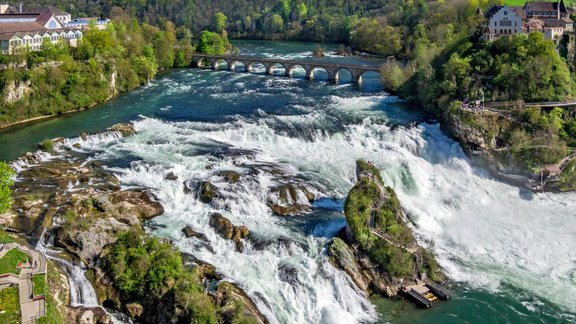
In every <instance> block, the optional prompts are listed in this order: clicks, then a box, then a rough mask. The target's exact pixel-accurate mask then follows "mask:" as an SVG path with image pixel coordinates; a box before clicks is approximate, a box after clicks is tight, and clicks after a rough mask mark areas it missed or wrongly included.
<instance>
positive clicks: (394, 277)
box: [328, 161, 444, 298]
mask: <svg viewBox="0 0 576 324" xmlns="http://www.w3.org/2000/svg"><path fill="white" fill-rule="evenodd" d="M357 178H358V182H357V184H356V186H355V187H354V188H352V190H351V191H350V193H349V195H348V198H347V199H346V205H345V208H344V212H345V214H346V222H347V226H346V227H345V228H344V229H342V231H341V232H340V234H339V235H338V237H336V238H334V239H333V241H332V242H331V243H330V245H329V248H328V255H329V257H330V260H331V262H332V263H333V264H334V265H335V266H336V267H338V268H340V269H342V270H343V271H345V272H346V273H347V274H348V275H349V276H350V278H351V279H352V281H353V282H354V283H355V284H356V286H358V288H360V289H361V290H363V291H365V292H366V293H368V294H381V295H384V296H387V297H391V298H392V297H395V296H397V295H398V292H399V291H400V289H401V287H402V286H403V285H410V284H416V283H418V282H421V281H422V280H425V278H424V277H427V278H431V279H432V280H435V281H441V280H443V279H444V276H443V274H442V272H441V271H440V269H439V267H438V265H437V263H436V261H435V259H434V256H433V255H432V254H431V253H430V252H428V251H426V250H425V249H424V248H422V247H420V246H419V245H418V243H417V241H416V239H415V238H414V236H413V235H412V232H411V230H410V228H409V227H408V226H407V224H406V218H405V215H404V213H403V211H402V208H401V207H400V203H399V201H398V198H397V197H396V194H395V193H394V190H393V189H392V188H390V187H385V186H384V184H383V181H382V178H381V176H380V173H379V171H378V170H377V169H376V168H374V167H373V166H371V165H370V164H369V163H367V162H364V161H358V162H357Z"/></svg>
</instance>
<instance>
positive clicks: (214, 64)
mask: <svg viewBox="0 0 576 324" xmlns="http://www.w3.org/2000/svg"><path fill="white" fill-rule="evenodd" d="M210 63H211V64H210V67H211V68H212V70H219V69H220V68H221V67H222V66H223V65H224V64H225V65H226V69H229V67H230V65H229V64H228V61H226V60H225V59H223V58H214V59H212V61H211V62H210Z"/></svg>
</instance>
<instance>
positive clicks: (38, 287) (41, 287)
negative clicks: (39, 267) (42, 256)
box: [32, 274, 46, 296]
mask: <svg viewBox="0 0 576 324" xmlns="http://www.w3.org/2000/svg"><path fill="white" fill-rule="evenodd" d="M32 282H33V283H34V296H36V295H44V294H46V280H45V279H44V275H43V274H35V275H33V276H32Z"/></svg>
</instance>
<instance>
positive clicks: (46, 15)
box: [36, 10, 54, 26]
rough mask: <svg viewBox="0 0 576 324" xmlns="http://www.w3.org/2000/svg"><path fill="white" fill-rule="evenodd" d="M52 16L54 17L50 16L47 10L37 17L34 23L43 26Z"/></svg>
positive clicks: (50, 13)
mask: <svg viewBox="0 0 576 324" xmlns="http://www.w3.org/2000/svg"><path fill="white" fill-rule="evenodd" d="M53 16H54V15H53V14H52V12H50V11H49V10H46V11H44V12H43V13H42V14H41V15H40V16H38V19H36V22H38V23H39V24H41V25H42V26H44V25H46V23H47V22H48V21H49V20H50V19H51V18H52V17H53Z"/></svg>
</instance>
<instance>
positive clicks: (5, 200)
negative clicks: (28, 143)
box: [0, 162, 15, 214]
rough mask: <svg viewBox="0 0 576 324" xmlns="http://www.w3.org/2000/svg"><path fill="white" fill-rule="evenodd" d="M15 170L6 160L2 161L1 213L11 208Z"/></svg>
mask: <svg viewBox="0 0 576 324" xmlns="http://www.w3.org/2000/svg"><path fill="white" fill-rule="evenodd" d="M14 174H15V172H14V170H12V168H11V167H10V166H9V165H8V164H6V163H5V162H0V214H1V213H3V212H5V211H6V210H7V209H8V208H10V204H11V202H12V200H11V198H10V195H11V194H12V190H11V189H10V188H11V187H12V186H13V185H14V180H13V179H12V178H13V177H14Z"/></svg>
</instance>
